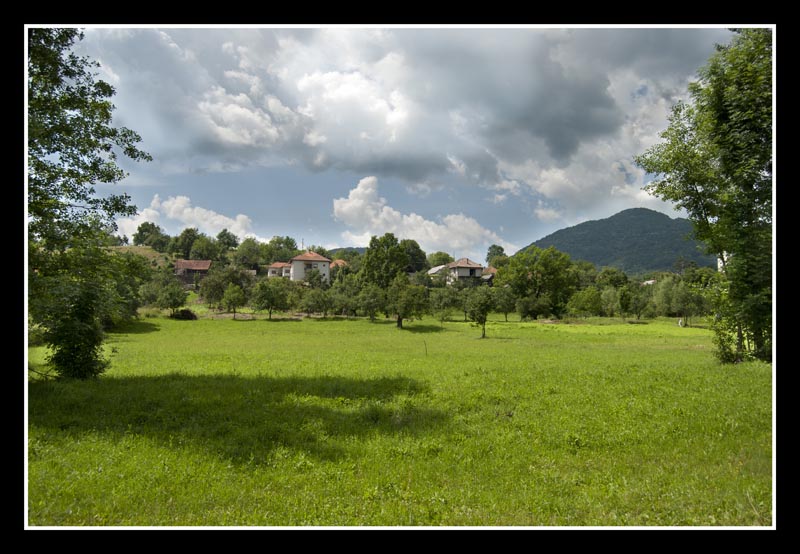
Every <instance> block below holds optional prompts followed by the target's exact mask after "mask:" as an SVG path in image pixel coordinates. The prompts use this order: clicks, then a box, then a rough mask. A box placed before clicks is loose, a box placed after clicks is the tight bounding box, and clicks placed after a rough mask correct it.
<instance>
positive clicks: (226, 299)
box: [222, 283, 247, 319]
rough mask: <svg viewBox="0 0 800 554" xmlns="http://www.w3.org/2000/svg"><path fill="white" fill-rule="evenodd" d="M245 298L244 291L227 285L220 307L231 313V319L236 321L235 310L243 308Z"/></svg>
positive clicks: (235, 286)
mask: <svg viewBox="0 0 800 554" xmlns="http://www.w3.org/2000/svg"><path fill="white" fill-rule="evenodd" d="M246 301H247V298H245V295H244V291H243V290H242V287H240V286H239V285H234V284H233V283H231V284H229V285H228V288H226V289H225V294H224V295H223V297H222V305H223V306H225V309H226V310H228V311H229V312H233V319H236V308H241V307H242V306H244V304H245V302H246Z"/></svg>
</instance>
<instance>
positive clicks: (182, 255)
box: [167, 227, 200, 260]
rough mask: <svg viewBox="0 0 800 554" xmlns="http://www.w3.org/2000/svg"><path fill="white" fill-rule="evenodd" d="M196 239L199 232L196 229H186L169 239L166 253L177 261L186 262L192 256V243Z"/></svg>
mask: <svg viewBox="0 0 800 554" xmlns="http://www.w3.org/2000/svg"><path fill="white" fill-rule="evenodd" d="M198 237H200V231H198V230H197V228H196V227H187V228H186V229H184V230H183V231H181V232H180V234H179V235H177V236H175V237H172V238H171V239H170V241H169V244H168V245H167V251H168V252H169V253H170V254H172V255H174V256H175V257H177V258H179V259H182V260H188V259H190V257H191V254H192V246H194V241H195V240H197V239H198Z"/></svg>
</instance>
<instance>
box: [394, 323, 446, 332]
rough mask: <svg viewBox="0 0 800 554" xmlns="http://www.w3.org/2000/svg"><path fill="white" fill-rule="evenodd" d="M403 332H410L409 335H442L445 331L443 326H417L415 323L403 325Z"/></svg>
mask: <svg viewBox="0 0 800 554" xmlns="http://www.w3.org/2000/svg"><path fill="white" fill-rule="evenodd" d="M402 330H403V331H408V332H409V333H441V332H442V331H444V328H443V327H442V326H441V325H416V324H414V323H412V324H410V325H409V324H407V323H403V329H402Z"/></svg>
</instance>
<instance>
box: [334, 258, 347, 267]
mask: <svg viewBox="0 0 800 554" xmlns="http://www.w3.org/2000/svg"><path fill="white" fill-rule="evenodd" d="M345 265H347V262H346V261H345V260H333V261H332V262H331V267H341V266H345Z"/></svg>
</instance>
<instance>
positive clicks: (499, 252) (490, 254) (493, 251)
mask: <svg viewBox="0 0 800 554" xmlns="http://www.w3.org/2000/svg"><path fill="white" fill-rule="evenodd" d="M505 255H506V251H505V249H504V248H503V247H502V246H500V245H497V244H493V245H491V246H490V247H489V250H487V252H486V263H487V264H489V265H491V266H494V267H497V266H495V265H494V264H493V263H492V260H494V259H495V258H496V257H498V256H505Z"/></svg>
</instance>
